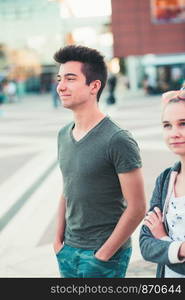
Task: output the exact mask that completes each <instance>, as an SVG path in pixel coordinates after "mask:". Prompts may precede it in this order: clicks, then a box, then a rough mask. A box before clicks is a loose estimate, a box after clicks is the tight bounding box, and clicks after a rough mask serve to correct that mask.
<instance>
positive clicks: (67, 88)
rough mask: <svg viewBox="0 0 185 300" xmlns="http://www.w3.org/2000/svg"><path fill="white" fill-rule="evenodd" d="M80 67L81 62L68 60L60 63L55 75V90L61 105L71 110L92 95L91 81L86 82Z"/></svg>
mask: <svg viewBox="0 0 185 300" xmlns="http://www.w3.org/2000/svg"><path fill="white" fill-rule="evenodd" d="M81 69H82V63H81V62H78V61H69V62H66V63H64V64H61V66H60V69H59V72H58V75H57V78H58V86H57V92H58V94H59V97H60V100H61V102H62V105H63V106H64V107H66V108H69V109H72V110H75V109H77V108H78V107H80V106H83V105H84V104H85V103H87V102H88V101H89V100H90V97H91V95H92V83H90V84H89V85H87V84H86V78H85V76H84V74H83V73H82V71H81Z"/></svg>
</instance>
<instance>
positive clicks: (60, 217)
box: [54, 195, 66, 243]
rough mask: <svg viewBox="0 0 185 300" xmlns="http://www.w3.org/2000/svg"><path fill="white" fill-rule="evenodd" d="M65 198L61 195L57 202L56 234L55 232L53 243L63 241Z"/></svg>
mask: <svg viewBox="0 0 185 300" xmlns="http://www.w3.org/2000/svg"><path fill="white" fill-rule="evenodd" d="M65 205H66V204H65V198H64V196H63V195H62V196H61V198H60V202H59V207H58V213H57V223H56V232H55V239H54V242H55V243H62V242H63V239H64V231H65V225H66V222H65V211H66V208H65Z"/></svg>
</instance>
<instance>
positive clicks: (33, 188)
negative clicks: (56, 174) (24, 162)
mask: <svg viewBox="0 0 185 300" xmlns="http://www.w3.org/2000/svg"><path fill="white" fill-rule="evenodd" d="M57 163H58V161H57V160H55V161H54V162H53V163H52V164H51V165H50V166H49V168H48V169H47V170H46V171H45V172H44V173H43V174H42V175H41V176H40V177H39V178H38V179H37V180H36V181H35V182H34V183H33V184H32V185H31V186H30V187H29V188H28V189H27V190H26V191H25V192H24V193H23V195H22V196H20V198H19V199H18V200H17V201H16V202H15V203H14V204H13V205H12V206H11V207H10V208H9V210H8V211H7V212H6V213H5V214H4V215H3V216H2V217H1V219H0V231H2V230H3V229H4V228H5V227H6V225H7V224H8V223H9V222H10V221H11V219H12V218H13V217H14V216H15V215H16V213H17V212H18V210H19V209H20V208H21V207H22V206H23V205H24V204H25V203H26V201H27V200H28V199H29V198H30V196H31V195H32V194H33V193H34V192H35V191H36V190H37V189H38V187H39V186H40V185H41V183H42V182H43V181H44V180H45V179H46V178H47V177H48V175H49V174H50V173H51V172H52V170H53V169H54V168H55V167H56V166H57Z"/></svg>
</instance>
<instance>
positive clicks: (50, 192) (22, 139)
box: [0, 91, 175, 278]
mask: <svg viewBox="0 0 185 300" xmlns="http://www.w3.org/2000/svg"><path fill="white" fill-rule="evenodd" d="M117 96H119V101H118V102H117V104H116V105H114V106H111V107H110V106H107V105H106V104H105V100H104V99H105V97H106V92H105V94H104V95H103V100H102V104H101V107H102V109H103V110H104V111H105V112H106V113H107V114H109V115H110V116H111V117H112V118H114V119H115V120H116V121H117V122H119V123H120V125H121V126H123V127H124V128H127V129H129V130H130V131H132V133H133V135H134V137H135V138H136V140H137V141H138V143H139V146H140V149H141V155H142V158H143V169H144V176H145V184H146V193H147V197H148V199H149V197H150V194H151V191H152V188H153V185H154V181H155V177H156V175H157V174H158V173H159V172H160V171H162V170H163V168H165V167H168V166H169V165H170V164H171V163H172V162H174V161H175V157H174V156H173V155H172V154H171V153H169V151H168V150H167V148H166V147H165V145H164V144H163V141H162V135H161V128H160V99H159V97H157V96H155V97H146V96H144V95H143V93H142V92H141V93H138V94H137V95H134V94H133V95H131V94H130V93H128V92H126V91H124V92H123V93H122V91H117ZM3 110H4V113H3V114H1V116H0V136H1V139H0V149H1V151H0V165H1V168H0V245H1V247H0V257H1V261H0V277H59V273H58V268H57V264H56V260H55V256H54V253H53V248H52V240H53V234H54V228H55V215H56V210H57V205H58V199H59V195H60V193H61V191H62V183H61V174H60V171H59V168H58V165H57V163H56V161H57V148H56V137H57V132H58V130H59V128H60V127H62V126H63V125H64V124H66V123H67V122H68V121H69V120H71V118H72V113H71V112H70V111H67V110H64V109H63V108H62V107H60V108H58V109H54V108H53V107H52V102H51V98H50V95H40V96H36V95H35V96H34V95H32V96H31V95H29V96H27V97H25V99H23V100H22V101H21V102H19V103H12V104H6V105H4V107H3ZM139 229H140V227H138V229H137V230H136V231H135V233H134V234H133V255H132V258H131V263H130V266H129V269H128V273H127V277H136V278H137V277H155V265H154V264H152V263H149V262H146V261H144V260H143V258H142V257H141V254H140V251H139V246H138V233H139Z"/></svg>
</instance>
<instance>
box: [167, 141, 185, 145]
mask: <svg viewBox="0 0 185 300" xmlns="http://www.w3.org/2000/svg"><path fill="white" fill-rule="evenodd" d="M184 144H185V142H175V143H170V145H172V146H179V145H184Z"/></svg>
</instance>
